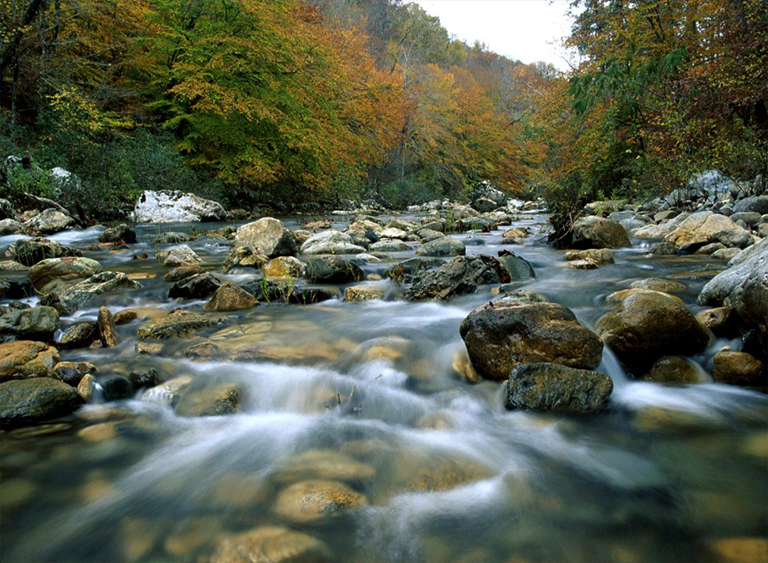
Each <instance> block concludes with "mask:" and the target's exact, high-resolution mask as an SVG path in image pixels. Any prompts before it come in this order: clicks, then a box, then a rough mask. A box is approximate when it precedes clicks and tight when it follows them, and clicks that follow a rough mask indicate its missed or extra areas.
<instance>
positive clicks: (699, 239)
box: [663, 211, 755, 250]
mask: <svg viewBox="0 0 768 563" xmlns="http://www.w3.org/2000/svg"><path fill="white" fill-rule="evenodd" d="M663 242H667V243H669V244H671V245H672V246H673V247H674V248H676V249H677V250H680V249H683V248H685V247H687V246H689V245H697V246H699V247H700V246H705V245H707V244H710V243H715V242H719V243H721V244H723V245H725V246H727V247H738V248H746V247H747V246H749V245H751V244H753V243H754V242H755V237H754V236H752V234H751V233H750V232H749V231H747V230H745V229H743V228H742V227H740V226H738V225H737V224H736V223H734V222H733V221H732V220H731V219H730V218H729V217H726V216H725V215H719V214H717V213H712V212H711V211H702V212H699V213H694V214H693V215H691V216H689V217H687V218H686V219H685V220H684V221H683V222H681V223H680V224H679V226H678V227H677V228H676V229H675V230H674V231H672V232H670V233H669V234H668V235H666V236H665V237H664V241H663Z"/></svg>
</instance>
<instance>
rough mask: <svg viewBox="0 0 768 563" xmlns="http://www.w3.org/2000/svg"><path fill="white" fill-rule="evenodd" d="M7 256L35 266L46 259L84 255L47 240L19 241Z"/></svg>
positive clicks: (9, 248) (13, 244) (11, 246)
mask: <svg viewBox="0 0 768 563" xmlns="http://www.w3.org/2000/svg"><path fill="white" fill-rule="evenodd" d="M7 254H8V257H9V258H11V259H13V260H15V261H16V262H19V263H21V264H24V265H25V266H33V265H35V264H37V263H38V262H40V261H41V260H45V259H46V258H63V257H64V256H82V255H83V253H82V252H80V251H79V250H77V249H76V248H67V247H66V246H63V245H62V244H59V243H58V242H56V241H53V240H48V239H45V238H32V239H21V240H17V241H16V242H14V243H12V244H11V245H10V246H9V247H8V252H7Z"/></svg>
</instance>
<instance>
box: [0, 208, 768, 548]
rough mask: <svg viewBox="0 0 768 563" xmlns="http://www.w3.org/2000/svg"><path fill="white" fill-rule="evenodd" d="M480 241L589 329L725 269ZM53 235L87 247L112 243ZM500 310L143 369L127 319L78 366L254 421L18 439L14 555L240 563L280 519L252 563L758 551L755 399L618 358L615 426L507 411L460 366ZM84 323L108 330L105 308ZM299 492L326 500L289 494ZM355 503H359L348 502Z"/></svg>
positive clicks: (330, 311) (252, 324) (11, 522)
mask: <svg viewBox="0 0 768 563" xmlns="http://www.w3.org/2000/svg"><path fill="white" fill-rule="evenodd" d="M542 220H543V219H541V218H539V219H537V220H536V221H542ZM531 222H532V221H531V220H530V219H526V224H528V225H530V224H531ZM180 228H186V229H188V226H182V227H180ZM153 229H154V228H153ZM139 234H140V237H139V238H140V241H139V245H138V246H137V248H136V249H132V252H136V251H138V249H139V248H143V249H145V250H141V252H144V251H150V250H152V249H153V245H154V243H153V242H152V240H153V237H154V236H156V234H155V231H153V230H152V229H150V228H142V229H140V230H139ZM462 236H464V235H462ZM474 236H479V237H482V240H483V242H484V243H485V244H482V245H472V246H470V247H469V251H470V252H471V253H476V252H483V253H487V254H495V253H496V252H497V251H498V250H499V249H501V248H506V249H511V250H513V251H514V252H515V253H517V254H518V255H520V256H523V257H525V258H527V259H528V260H530V261H531V262H532V263H533V264H534V267H535V269H536V274H537V278H536V280H532V281H531V282H530V283H527V284H525V285H524V287H525V289H529V290H532V291H536V292H539V293H542V294H544V295H546V296H547V297H549V298H550V299H552V300H554V301H558V302H560V303H563V304H565V305H567V306H569V307H571V308H572V309H573V310H574V312H575V313H576V314H577V316H578V317H579V319H580V321H581V322H582V323H584V324H586V325H587V326H593V325H594V322H595V321H596V319H597V318H599V316H600V315H601V314H603V313H604V312H605V311H606V306H605V305H604V298H605V296H606V295H608V294H610V293H612V292H613V291H616V290H618V289H625V288H626V287H628V286H629V284H630V283H631V282H632V281H634V280H637V279H642V278H645V277H650V276H654V277H665V276H673V275H674V276H677V277H678V278H679V279H681V280H683V281H684V282H685V283H686V290H685V291H684V292H683V293H682V294H680V295H681V297H683V299H684V300H686V302H687V303H688V304H689V305H690V306H693V301H694V299H695V296H696V295H697V294H698V291H699V290H700V288H701V286H702V285H703V283H704V281H705V279H704V278H699V277H697V275H696V272H697V271H698V270H703V269H711V267H712V265H711V264H708V263H707V261H706V260H703V259H700V258H698V257H689V258H688V259H687V260H684V261H676V260H669V261H662V260H658V259H649V258H646V257H645V256H644V254H643V252H640V251H638V250H637V249H633V250H629V251H621V252H619V253H617V257H616V264H614V265H609V266H603V267H601V268H600V269H599V270H594V271H574V270H568V269H565V268H564V267H563V263H562V261H561V255H560V254H559V253H558V252H556V251H554V250H552V249H550V248H548V247H546V246H544V245H543V244H541V243H537V242H535V241H534V240H530V239H529V240H528V241H527V242H526V243H525V244H524V245H515V246H509V245H504V246H502V245H501V238H500V233H499V232H495V233H492V234H491V235H474ZM61 237H63V238H66V243H73V242H76V243H77V244H78V245H80V244H88V242H89V240H90V239H91V238H92V239H93V240H95V239H96V238H97V237H98V231H97V230H90V231H85V232H83V233H79V234H67V235H61ZM67 237H69V238H67ZM7 244H8V240H6V238H3V239H2V240H0V245H1V246H3V247H4V246H6V245H7ZM188 244H190V246H192V247H193V249H194V250H195V251H196V252H197V253H198V254H200V255H201V257H203V260H204V262H205V263H208V264H210V265H214V264H218V263H220V261H221V259H222V257H223V254H224V253H225V252H226V247H222V246H220V244H219V243H216V242H212V239H210V238H208V237H201V238H199V239H197V240H195V241H192V242H190V243H188ZM158 249H159V248H158ZM222 249H223V250H222ZM95 255H96V256H97V257H98V259H99V260H100V261H101V262H102V264H103V265H104V267H105V269H109V268H115V269H121V270H123V271H130V272H143V273H145V274H149V275H152V276H154V277H148V278H147V279H146V280H143V281H142V283H144V284H145V287H144V289H143V290H142V291H141V292H136V293H133V294H131V295H127V296H123V297H120V298H118V299H116V300H115V303H116V306H115V309H119V308H122V307H129V306H130V307H142V308H145V309H146V310H147V311H150V310H152V309H158V308H159V309H164V310H169V309H172V308H175V307H177V306H178V303H173V302H170V301H169V300H168V299H167V297H165V295H166V292H167V283H166V282H163V281H162V273H161V272H159V270H158V267H157V264H156V262H154V261H151V260H147V261H133V260H127V259H126V257H125V255H123V256H120V255H117V254H113V253H108V252H101V253H96V254H95ZM386 266H387V265H386V264H383V265H376V264H369V265H367V266H365V268H366V271H368V272H369V273H376V272H377V271H378V270H384V269H385V268H386ZM158 273H159V274H160V275H157V274H158ZM491 298H492V295H491V294H490V292H489V288H483V289H482V290H481V291H480V292H478V293H477V294H475V295H471V296H465V297H462V298H459V299H456V300H453V301H451V302H450V303H448V304H437V303H405V302H401V301H388V302H368V303H352V304H348V303H344V302H341V301H331V302H326V303H323V304H318V305H311V306H306V307H300V306H293V307H286V306H283V305H279V304H270V305H261V306H259V307H257V308H255V309H253V310H250V311H246V312H242V313H239V314H238V320H237V322H236V323H234V324H233V325H231V326H227V327H225V328H219V329H214V330H211V331H208V332H207V333H204V334H202V335H198V336H193V337H190V338H188V339H185V340H184V341H183V342H168V343H166V345H165V347H164V348H163V351H162V355H160V356H137V355H136V353H135V349H134V345H135V343H136V337H135V333H136V326H137V323H138V321H137V322H134V323H132V324H129V325H127V326H124V327H120V328H119V332H120V336H121V343H120V345H119V346H118V347H117V348H115V349H111V350H84V351H72V352H68V353H66V359H87V360H89V361H92V362H93V363H94V364H96V365H97V366H98V367H99V374H100V376H106V375H109V374H114V373H122V374H126V373H128V372H129V371H131V370H134V369H148V368H150V367H151V368H154V369H156V370H157V371H158V372H159V373H160V374H161V377H162V379H163V380H169V379H171V378H175V377H178V376H190V378H191V381H192V384H191V385H193V386H196V387H197V388H200V389H205V388H215V387H216V386H217V385H221V384H232V385H236V386H238V388H239V389H240V390H241V397H242V398H241V408H240V411H239V412H238V413H237V414H234V415H229V416H221V417H202V418H185V417H180V416H177V415H176V414H174V412H173V410H172V409H171V408H170V407H168V406H164V405H160V404H156V403H149V402H145V401H140V400H137V399H134V400H129V401H123V402H119V403H110V404H106V405H95V406H89V407H87V408H85V409H83V410H82V411H81V412H80V413H79V414H78V417H77V418H76V419H75V420H74V421H72V422H71V423H65V424H51V425H43V426H40V427H35V428H26V429H20V430H16V431H12V432H7V433H5V434H4V435H2V442H1V444H2V483H0V485H1V486H2V495H0V499H1V500H0V509H2V515H3V521H2V529H0V534H2V543H1V544H0V550H1V553H0V554H1V555H2V557H1V558H2V561H4V562H13V561H19V562H26V561H64V562H70V561H78V562H86V561H94V562H104V561H142V562H144V561H146V562H159V561H168V562H178V563H181V562H187V561H198V560H199V561H208V560H210V558H211V557H218V559H216V560H217V561H233V562H234V561H241V560H242V561H250V560H248V559H238V558H236V557H234V556H232V555H231V554H228V553H227V552H226V550H225V549H224V548H222V547H220V546H221V544H222V541H223V539H224V538H225V537H227V536H228V535H232V534H239V533H242V532H248V531H250V530H254V529H261V530H264V529H267V530H273V529H274V527H276V526H277V527H286V528H290V529H292V530H295V531H296V532H300V534H298V535H296V536H287V537H289V538H294V539H293V540H291V541H289V542H288V544H289V546H288V547H286V545H284V544H281V543H280V542H277V541H272V542H271V543H269V542H268V545H267V544H265V545H267V547H264V546H262V552H261V554H262V555H261V556H260V557H262V558H261V559H256V561H258V562H261V561H286V562H287V561H305V560H308V559H303V558H302V557H303V556H302V553H303V552H301V553H300V550H299V548H298V546H299V544H301V545H304V544H303V543H301V542H305V541H307V540H306V538H305V536H304V535H302V534H305V535H307V536H311V538H314V539H315V540H317V541H320V542H322V543H323V544H324V546H325V549H315V550H314V551H313V552H312V553H314V555H315V556H318V553H320V554H322V558H324V559H327V560H332V561H339V562H342V561H357V562H363V563H366V562H370V563H375V562H393V563H394V562H422V561H423V562H430V563H431V562H435V563H438V562H446V563H447V562H452V563H455V562H465V563H469V562H478V563H479V562H485V563H496V562H499V563H524V562H525V563H535V562H542V563H543V562H574V563H576V562H579V563H582V562H583V563H587V562H601V561H605V562H616V563H625V562H626V563H632V562H666V561H669V562H684V561H704V562H706V561H712V562H715V561H719V559H718V558H717V556H716V555H715V552H713V551H711V549H710V546H711V545H712V543H713V542H716V541H718V540H721V539H722V538H728V537H750V536H751V537H763V538H764V537H765V536H766V527H765V525H766V519H767V518H768V507H767V506H766V497H767V496H768V479H766V476H767V475H766V473H767V469H768V467H767V465H768V464H767V463H766V462H767V461H768V460H767V458H768V423H767V422H766V421H767V420H768V419H767V417H766V414H768V405H767V404H766V400H765V396H764V395H761V394H758V393H755V392H752V391H748V390H743V389H738V388H732V387H726V386H723V385H716V384H701V385H692V386H681V387H675V386H662V385H657V384H653V383H644V382H634V381H629V380H628V379H627V377H626V375H625V374H624V372H623V371H622V369H621V367H620V365H619V363H618V361H617V360H616V358H615V356H613V354H611V353H610V351H606V352H605V354H604V357H603V361H602V363H601V365H600V368H599V369H600V370H601V371H604V372H605V373H608V374H609V375H610V376H611V377H612V379H613V380H614V384H615V391H614V395H613V396H612V398H611V401H610V404H609V409H608V410H607V411H606V412H603V413H600V414H597V415H593V416H586V417H575V416H573V417H571V416H554V415H544V414H531V413H525V412H509V411H506V410H504V408H503V398H502V389H501V387H500V385H499V384H498V383H491V382H484V383H480V384H477V385H469V384H467V383H465V382H464V381H463V380H462V376H461V374H460V373H459V372H458V371H457V367H456V366H457V362H456V361H455V359H456V355H457V354H459V355H460V354H461V352H462V351H463V343H462V342H461V339H460V337H459V334H458V326H459V324H460V323H461V321H462V319H463V318H464V317H465V316H466V314H467V313H468V312H469V311H470V310H471V309H472V308H474V307H475V306H477V305H479V304H480V303H482V302H484V301H487V300H489V299H491ZM121 299H122V301H121ZM201 304H202V303H194V302H193V303H189V302H187V303H184V306H185V307H188V308H191V309H199V307H200V306H201ZM76 317H77V320H84V319H95V317H96V309H95V308H94V309H89V310H83V311H80V312H78V313H77V315H76ZM201 342H215V343H217V345H219V346H224V347H225V348H226V349H227V350H228V351H229V352H231V354H232V356H231V357H238V358H240V361H231V360H226V361H221V360H217V361H193V360H191V359H188V358H187V357H186V356H185V355H184V350H185V349H186V348H188V347H189V346H191V345H194V344H196V343H201ZM699 360H700V361H704V362H706V355H705V357H703V358H699ZM297 483H305V484H306V483H310V484H309V485H306V487H310V488H311V487H315V489H313V490H315V492H314V493H312V494H306V495H304V496H303V497H302V496H301V495H299V497H298V498H295V499H294V498H290V495H291V494H292V491H293V490H294V489H295V487H294V485H296V484H297ZM318 483H319V484H318ZM329 483H330V484H329ZM323 487H325V488H324V489H323ZM321 489H322V491H321ZM349 490H351V491H354V492H355V495H356V496H355V499H356V500H355V504H354V506H352V507H351V508H350V509H349V510H346V508H345V507H346V505H345V504H344V502H346V501H343V500H340V499H345V498H349V495H347V496H344V491H349ZM360 495H362V496H360ZM307 499H310V501H311V502H312V503H320V504H319V505H318V506H321V509H320V511H319V513H318V514H320V516H318V517H317V518H315V516H313V518H315V519H313V520H312V521H311V522H310V521H308V519H307V514H306V511H304V512H301V509H294V508H292V507H295V506H297V504H296V503H298V506H303V505H302V504H301V503H302V502H305V503H306V502H310V501H308V500H307ZM326 499H330V501H328V502H326ZM323 503H325V504H323ZM312 506H315V505H312ZM286 507H288V508H286ZM296 510H298V512H296ZM270 533H273V532H270ZM274 533H277V532H274ZM296 538H304V539H301V540H299V539H296ZM313 545H314V544H313ZM309 560H312V561H316V560H317V559H316V558H315V559H309Z"/></svg>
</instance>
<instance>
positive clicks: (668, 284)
mask: <svg viewBox="0 0 768 563" xmlns="http://www.w3.org/2000/svg"><path fill="white" fill-rule="evenodd" d="M632 287H635V288H638V289H650V290H651V291H661V292H662V293H680V292H681V291H685V284H684V283H682V282H679V281H675V280H665V279H663V278H647V279H644V280H638V281H636V282H634V283H633V284H632Z"/></svg>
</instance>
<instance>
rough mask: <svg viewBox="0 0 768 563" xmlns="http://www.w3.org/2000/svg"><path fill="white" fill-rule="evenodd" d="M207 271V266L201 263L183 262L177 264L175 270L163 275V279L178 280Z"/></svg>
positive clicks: (168, 280)
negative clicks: (204, 266) (179, 264)
mask: <svg viewBox="0 0 768 563" xmlns="http://www.w3.org/2000/svg"><path fill="white" fill-rule="evenodd" d="M203 273H205V268H203V267H202V266H201V265H200V264H183V265H181V266H176V267H175V268H174V269H173V270H171V271H170V272H168V273H167V274H165V275H164V276H163V279H164V280H165V281H167V282H177V281H181V280H183V279H186V278H190V277H192V276H196V275H197V274H203Z"/></svg>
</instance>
